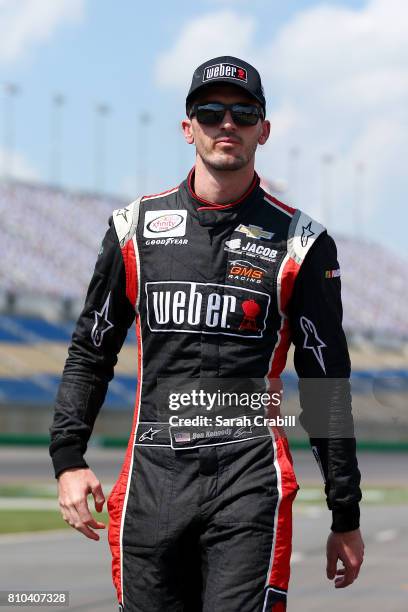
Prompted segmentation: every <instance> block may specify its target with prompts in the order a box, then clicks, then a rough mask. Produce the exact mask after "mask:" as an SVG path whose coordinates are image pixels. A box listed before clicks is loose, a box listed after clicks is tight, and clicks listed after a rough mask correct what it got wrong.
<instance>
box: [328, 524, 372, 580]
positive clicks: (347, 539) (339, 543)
mask: <svg viewBox="0 0 408 612" xmlns="http://www.w3.org/2000/svg"><path fill="white" fill-rule="evenodd" d="M363 558H364V542H363V539H362V537H361V533H360V529H355V530H354V531H346V532H345V533H334V532H331V533H330V535H329V537H328V539H327V569H326V573H327V577H328V579H329V580H333V578H335V580H334V586H335V588H336V589H343V588H344V587H346V586H349V585H350V584H352V583H353V582H354V580H356V578H357V576H358V574H359V572H360V567H361V564H362V563H363ZM338 559H340V561H342V563H343V567H342V568H337V560H338Z"/></svg>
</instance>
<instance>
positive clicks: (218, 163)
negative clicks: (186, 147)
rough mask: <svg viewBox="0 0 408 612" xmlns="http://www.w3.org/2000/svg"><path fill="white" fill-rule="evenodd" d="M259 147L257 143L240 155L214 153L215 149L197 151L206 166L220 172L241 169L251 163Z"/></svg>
mask: <svg viewBox="0 0 408 612" xmlns="http://www.w3.org/2000/svg"><path fill="white" fill-rule="evenodd" d="M256 148H257V143H256V144H255V145H253V146H252V148H251V149H250V150H249V151H246V152H245V154H241V155H239V156H232V155H228V156H227V155H225V156H224V155H223V154H219V155H212V153H213V151H207V150H202V151H197V152H198V154H199V155H200V157H201V158H202V160H203V161H204V163H205V164H206V166H208V167H209V168H212V169H213V170H217V171H220V172H233V171H235V170H241V169H242V168H244V167H245V166H247V165H248V164H249V162H250V161H251V160H252V159H253V158H254V156H255V151H256Z"/></svg>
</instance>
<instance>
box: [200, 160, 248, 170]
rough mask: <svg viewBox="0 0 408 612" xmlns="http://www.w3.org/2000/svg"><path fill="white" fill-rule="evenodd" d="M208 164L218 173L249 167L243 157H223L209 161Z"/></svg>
mask: <svg viewBox="0 0 408 612" xmlns="http://www.w3.org/2000/svg"><path fill="white" fill-rule="evenodd" d="M206 161H207V164H208V165H209V166H210V167H211V168H213V169H214V170H218V171H221V172H222V171H225V172H229V171H232V170H241V168H243V167H244V166H246V165H247V163H248V161H247V160H245V159H243V158H242V157H233V156H225V157H224V156H223V157H222V158H215V159H208V160H206Z"/></svg>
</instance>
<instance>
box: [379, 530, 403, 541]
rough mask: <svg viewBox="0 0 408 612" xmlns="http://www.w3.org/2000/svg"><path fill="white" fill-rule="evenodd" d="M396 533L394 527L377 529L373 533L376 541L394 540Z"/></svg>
mask: <svg viewBox="0 0 408 612" xmlns="http://www.w3.org/2000/svg"><path fill="white" fill-rule="evenodd" d="M397 535H398V532H397V530H396V529H384V530H383V531H379V532H378V533H376V534H375V536H374V539H375V540H376V541H377V542H391V541H392V540H395V539H396V537H397Z"/></svg>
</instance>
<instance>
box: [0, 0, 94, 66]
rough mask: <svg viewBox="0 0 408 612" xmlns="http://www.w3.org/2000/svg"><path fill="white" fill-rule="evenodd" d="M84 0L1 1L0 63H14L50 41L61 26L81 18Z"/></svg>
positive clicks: (76, 21)
mask: <svg viewBox="0 0 408 612" xmlns="http://www.w3.org/2000/svg"><path fill="white" fill-rule="evenodd" d="M84 5H85V0H18V1H17V2H16V1H13V0H0V12H1V19H0V62H2V63H5V62H13V61H15V60H17V59H19V58H20V57H21V56H23V55H24V54H25V53H26V52H27V51H28V50H29V49H30V48H31V47H33V46H35V45H36V44H38V43H41V42H43V41H45V40H47V39H49V38H50V37H51V36H52V34H53V33H54V31H55V30H56V29H57V28H58V26H60V25H61V23H64V22H71V23H78V22H79V21H81V19H82V18H83V11H84Z"/></svg>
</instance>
